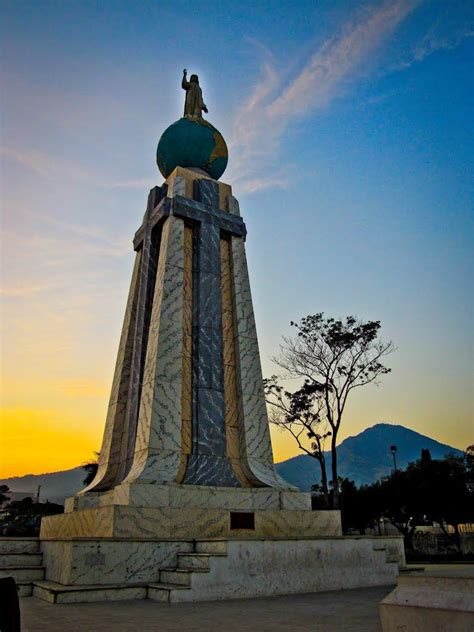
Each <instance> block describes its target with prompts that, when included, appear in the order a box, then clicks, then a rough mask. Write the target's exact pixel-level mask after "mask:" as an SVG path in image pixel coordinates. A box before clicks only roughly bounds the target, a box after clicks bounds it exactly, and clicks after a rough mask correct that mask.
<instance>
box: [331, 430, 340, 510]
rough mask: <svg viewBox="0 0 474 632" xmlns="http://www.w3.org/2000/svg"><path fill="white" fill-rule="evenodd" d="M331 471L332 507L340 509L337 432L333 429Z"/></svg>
mask: <svg viewBox="0 0 474 632" xmlns="http://www.w3.org/2000/svg"><path fill="white" fill-rule="evenodd" d="M331 472H332V490H333V494H332V508H333V509H339V507H340V500H339V481H338V478H337V451H336V432H335V431H334V430H333V433H332V437H331Z"/></svg>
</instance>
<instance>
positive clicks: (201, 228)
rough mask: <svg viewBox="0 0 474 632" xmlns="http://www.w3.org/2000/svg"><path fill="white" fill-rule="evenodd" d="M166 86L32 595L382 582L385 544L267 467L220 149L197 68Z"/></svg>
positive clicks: (295, 588)
mask: <svg viewBox="0 0 474 632" xmlns="http://www.w3.org/2000/svg"><path fill="white" fill-rule="evenodd" d="M182 87H183V89H184V90H185V91H186V99H185V108H184V116H183V118H181V119H179V120H178V121H177V122H175V123H173V124H172V125H171V126H170V127H168V129H166V130H165V132H164V133H163V135H162V137H161V139H160V141H159V143H158V149H157V164H158V167H159V169H160V172H161V174H162V175H163V177H164V178H165V180H164V183H163V184H162V185H161V186H156V187H154V188H153V189H152V190H151V191H150V193H149V196H148V203H147V207H146V211H145V215H144V217H143V222H142V224H141V226H140V227H139V228H138V230H137V232H136V233H135V236H134V239H133V246H134V249H135V252H136V255H135V265H134V268H133V273H132V279H131V284H130V291H129V295H128V301H127V306H126V310H125V318H124V323H123V329H122V334H121V339H120V344H119V350H118V355H117V361H116V366H115V373H114V378H113V384H112V391H111V396H110V403H109V408H108V413H107V419H106V423H105V429H104V435H103V441H102V447H101V450H100V457H99V465H98V470H97V474H96V477H95V479H94V480H93V481H92V483H91V484H90V485H89V486H88V487H87V488H86V489H84V490H82V491H81V492H80V493H79V494H77V495H76V496H75V497H73V498H69V499H67V501H66V505H65V513H64V514H63V515H58V516H51V517H48V518H44V519H43V521H42V525H41V550H42V553H43V559H44V564H45V567H46V581H43V582H41V581H40V582H36V583H35V588H34V594H35V595H37V596H39V597H42V598H45V599H48V600H50V601H81V600H82V601H87V600H96V599H104V598H107V599H115V598H117V599H119V598H123V599H125V598H131V597H136V598H144V597H149V598H154V599H159V600H171V601H175V600H198V599H210V598H213V599H215V598H230V597H239V596H257V595H264V594H265V595H268V594H278V593H285V592H303V591H308V590H318V589H319V590H322V589H325V590H328V589H331V588H344V587H355V586H359V585H374V584H377V583H384V582H387V578H391V579H392V580H393V574H394V572H396V568H398V566H397V560H398V561H402V560H403V552H402V551H403V549H402V546H400V545H401V542H400V540H399V539H397V538H391V539H390V538H387V539H385V540H384V541H383V540H380V539H379V540H378V542H377V546H378V548H377V547H375V546H374V543H373V541H372V540H371V539H370V538H359V539H357V538H355V539H347V538H342V537H341V522H340V514H339V512H338V511H312V510H311V498H310V494H309V493H303V492H300V491H299V490H297V489H295V488H293V487H292V486H291V485H289V484H288V483H287V482H286V481H284V480H283V479H282V478H281V477H280V476H279V475H278V473H277V471H276V469H275V466H274V462H273V454H272V446H271V441H270V433H269V425H268V418H267V410H266V405H265V397H264V391H263V381H262V373H261V367H260V357H259V349H258V341H257V332H256V328H255V320H254V313H253V307H252V298H251V293H250V285H249V276H248V270H247V262H246V254H245V238H246V227H245V223H244V221H243V219H242V217H241V215H240V211H239V203H238V201H237V199H236V198H235V197H234V196H233V193H232V188H231V186H230V185H229V184H225V183H224V182H221V181H220V178H221V176H222V174H223V173H224V171H225V168H226V166H227V159H228V151H227V146H226V143H225V140H224V138H223V136H222V135H221V133H220V132H219V131H218V130H217V129H216V128H215V127H213V126H212V125H211V124H210V123H209V122H208V121H207V120H205V119H204V118H203V117H202V112H207V107H206V105H205V104H204V101H203V97H202V91H201V87H200V86H199V79H198V77H197V76H196V75H192V76H191V79H190V81H189V82H188V81H187V72H186V70H185V71H184V72H183V79H182ZM387 546H390V547H391V553H390V555H391V556H392V558H391V559H390V558H389V559H388V561H387ZM349 568H351V569H352V571H353V572H351V573H349V572H348V569H349Z"/></svg>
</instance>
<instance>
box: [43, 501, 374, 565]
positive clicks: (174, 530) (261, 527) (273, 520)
mask: <svg viewBox="0 0 474 632" xmlns="http://www.w3.org/2000/svg"><path fill="white" fill-rule="evenodd" d="M230 491H231V490H229V492H230ZM241 491H242V492H245V491H247V490H241ZM236 500H237V499H236ZM250 500H251V502H249V505H250V507H252V510H253V511H254V513H255V529H254V530H245V531H242V530H239V531H235V530H232V529H231V528H230V511H233V510H237V511H238V510H248V509H247V507H248V505H247V506H246V502H245V497H243V496H242V497H241V498H240V502H234V501H233V500H232V499H231V498H230V497H229V498H228V499H227V504H228V505H229V506H230V507H232V509H223V508H222V505H223V504H224V505H225V504H226V502H225V500H224V499H223V498H222V497H221V498H220V499H216V505H219V506H218V508H215V509H214V508H212V507H209V504H211V505H212V504H213V503H212V502H211V501H210V500H209V498H208V504H207V506H204V507H196V506H183V507H143V506H138V507H136V506H130V505H113V506H109V507H98V508H94V509H83V510H79V511H74V512H72V513H68V514H62V515H58V516H48V517H46V518H44V519H43V520H42V522H41V534H40V535H41V540H42V541H43V540H54V539H58V538H59V539H67V538H155V539H156V538H192V539H195V538H218V537H220V538H232V537H245V538H249V537H250V538H252V537H265V538H283V537H292V538H293V537H294V538H301V537H318V536H334V535H339V534H340V533H341V523H340V514H339V512H337V511H335V512H331V511H307V510H286V509H256V510H255V509H253V507H254V506H255V505H256V504H258V501H259V500H260V501H261V500H262V498H258V497H254V498H253V499H252V497H250ZM384 555H385V553H384Z"/></svg>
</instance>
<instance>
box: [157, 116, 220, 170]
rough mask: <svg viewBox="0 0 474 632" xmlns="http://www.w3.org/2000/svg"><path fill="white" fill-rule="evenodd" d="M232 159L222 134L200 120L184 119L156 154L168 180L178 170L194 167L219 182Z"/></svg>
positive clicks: (172, 128) (170, 130)
mask: <svg viewBox="0 0 474 632" xmlns="http://www.w3.org/2000/svg"><path fill="white" fill-rule="evenodd" d="M228 158H229V154H228V151H227V145H226V143H225V140H224V138H223V136H222V134H221V133H220V132H219V130H217V129H216V128H215V127H214V126H213V125H211V124H210V123H209V122H208V121H205V120H204V119H198V118H195V119H190V118H181V119H179V121H176V123H173V124H172V125H170V126H169V127H168V129H166V130H165V131H164V132H163V134H162V136H161V138H160V141H159V143H158V148H157V150H156V163H157V165H158V168H159V170H160V171H161V173H162V174H163V176H164V177H165V178H167V177H168V176H169V175H170V174H171V173H172V172H173V170H174V169H175V168H176V167H188V168H189V167H194V168H198V169H202V170H203V171H205V172H206V173H208V174H209V175H210V176H211V178H213V179H214V180H219V178H220V177H221V176H222V174H223V173H224V171H225V168H226V167H227V160H228Z"/></svg>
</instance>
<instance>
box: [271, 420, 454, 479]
mask: <svg viewBox="0 0 474 632" xmlns="http://www.w3.org/2000/svg"><path fill="white" fill-rule="evenodd" d="M391 445H396V446H397V453H396V459H397V467H398V468H399V469H403V468H405V467H406V466H407V465H408V463H410V462H412V461H416V460H417V459H419V458H420V454H421V450H422V449H424V448H426V449H428V450H429V451H430V452H431V456H432V458H433V459H442V458H444V457H445V456H446V455H447V454H450V453H453V454H457V455H461V454H462V451H461V450H458V449H457V448H453V447H451V446H449V445H446V444H443V443H439V441H435V440H434V439H430V437H427V436H425V435H422V434H420V433H419V432H415V431H414V430H410V429H409V428H405V427H404V426H398V425H392V424H386V423H379V424H376V425H375V426H372V427H371V428H367V429H366V430H364V431H363V432H361V433H360V434H358V435H355V436H354V437H348V438H347V439H344V441H342V442H341V443H340V444H339V445H338V447H337V461H338V473H339V476H341V477H343V478H348V479H350V480H352V481H354V482H355V483H356V484H357V485H365V484H369V483H373V482H374V481H376V480H378V479H379V478H381V477H382V476H386V475H387V474H390V472H391V471H392V470H393V457H392V454H391V452H390V446H391ZM326 463H327V471H328V478H329V479H330V478H331V455H330V453H329V452H326ZM276 468H277V470H278V473H279V474H280V475H281V476H282V477H283V478H284V479H285V480H287V481H288V482H289V483H292V484H293V485H296V486H297V487H299V488H300V489H301V490H310V489H311V485H313V484H315V483H319V482H320V480H321V473H320V468H319V463H318V462H317V461H316V459H313V458H312V457H310V456H308V455H300V456H295V457H293V458H291V459H288V460H287V461H282V462H281V463H277V465H276Z"/></svg>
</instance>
